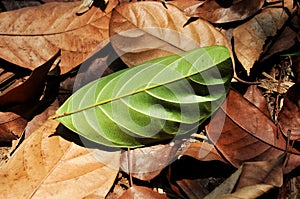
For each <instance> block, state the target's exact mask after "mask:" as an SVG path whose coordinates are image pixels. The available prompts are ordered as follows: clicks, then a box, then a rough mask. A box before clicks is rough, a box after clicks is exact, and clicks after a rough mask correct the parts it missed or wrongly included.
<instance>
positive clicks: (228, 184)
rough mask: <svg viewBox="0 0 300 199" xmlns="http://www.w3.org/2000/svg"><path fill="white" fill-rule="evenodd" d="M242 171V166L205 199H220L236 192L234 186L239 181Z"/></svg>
mask: <svg viewBox="0 0 300 199" xmlns="http://www.w3.org/2000/svg"><path fill="white" fill-rule="evenodd" d="M242 171H243V167H242V166H241V167H240V168H238V170H236V171H235V172H234V173H233V174H232V175H231V176H230V177H229V178H227V179H226V180H225V181H224V182H223V183H222V184H220V185H219V186H218V187H216V188H215V189H214V190H213V191H212V192H210V193H209V194H208V195H207V196H205V197H204V199H215V198H220V197H221V196H222V195H224V194H228V193H231V192H232V191H233V190H234V186H235V185H236V182H237V181H238V179H239V177H240V175H241V173H242Z"/></svg>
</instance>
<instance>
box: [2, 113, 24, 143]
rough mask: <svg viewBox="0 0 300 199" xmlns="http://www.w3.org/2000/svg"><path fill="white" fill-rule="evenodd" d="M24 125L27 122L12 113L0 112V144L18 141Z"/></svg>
mask: <svg viewBox="0 0 300 199" xmlns="http://www.w3.org/2000/svg"><path fill="white" fill-rule="evenodd" d="M26 125H27V121H26V120H25V119H23V118H22V117H21V116H19V115H17V114H15V113H12V112H6V113H4V112H0V142H10V141H12V140H16V139H18V138H19V137H20V136H21V135H22V133H23V131H24V129H25V127H26Z"/></svg>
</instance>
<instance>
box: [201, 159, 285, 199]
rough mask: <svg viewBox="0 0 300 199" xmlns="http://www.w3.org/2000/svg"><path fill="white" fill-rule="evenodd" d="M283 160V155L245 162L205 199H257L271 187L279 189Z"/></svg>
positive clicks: (281, 181)
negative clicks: (266, 159)
mask: <svg viewBox="0 0 300 199" xmlns="http://www.w3.org/2000/svg"><path fill="white" fill-rule="evenodd" d="M283 160H284V155H281V156H280V157H279V158H276V159H270V160H268V161H260V162H245V163H243V164H242V165H241V166H240V167H239V169H238V170H237V171H236V172H235V173H234V174H232V175H231V176H230V177H229V178H228V179H226V180H225V181H224V182H223V183H222V184H221V185H220V186H218V187H217V188H215V190H214V191H212V192H211V193H210V194H208V195H207V196H206V197H205V199H214V198H240V197H242V198H257V197H258V196H261V195H263V194H265V193H266V192H267V191H269V190H270V189H271V188H273V187H280V186H282V183H283V171H282V166H283ZM250 189H253V191H252V192H251V191H250ZM261 189H262V190H261Z"/></svg>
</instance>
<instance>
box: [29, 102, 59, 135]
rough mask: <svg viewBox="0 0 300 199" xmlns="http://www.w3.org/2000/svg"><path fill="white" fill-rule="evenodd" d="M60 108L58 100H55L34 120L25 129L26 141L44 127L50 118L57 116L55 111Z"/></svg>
mask: <svg viewBox="0 0 300 199" xmlns="http://www.w3.org/2000/svg"><path fill="white" fill-rule="evenodd" d="M58 107H59V104H58V100H55V101H54V102H53V103H52V104H51V105H50V106H49V107H48V108H47V109H46V110H44V111H43V112H42V113H40V114H38V115H36V116H35V117H34V118H32V120H30V121H29V122H28V124H27V126H26V128H25V139H26V138H27V137H29V136H30V135H31V134H32V133H33V132H35V131H36V130H38V129H39V128H40V127H41V126H43V124H44V123H45V122H46V121H47V120H48V118H49V117H50V116H52V115H54V114H55V111H56V110H57V109H58Z"/></svg>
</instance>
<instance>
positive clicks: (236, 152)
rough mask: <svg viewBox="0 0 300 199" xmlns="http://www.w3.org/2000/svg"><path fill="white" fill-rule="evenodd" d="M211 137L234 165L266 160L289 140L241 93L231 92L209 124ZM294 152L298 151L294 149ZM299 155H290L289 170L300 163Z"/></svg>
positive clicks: (283, 148)
mask: <svg viewBox="0 0 300 199" xmlns="http://www.w3.org/2000/svg"><path fill="white" fill-rule="evenodd" d="M207 132H208V136H209V138H210V139H211V140H212V141H213V143H214V144H215V146H216V147H217V149H218V150H220V152H221V153H222V154H223V156H224V157H225V158H226V159H227V160H228V161H229V162H230V163H231V164H232V165H234V166H235V167H239V166H240V165H241V164H242V163H243V162H247V161H265V160H269V159H270V158H271V157H272V158H274V157H279V156H280V155H281V154H283V153H284V151H285V150H286V145H287V144H286V140H285V139H284V137H283V136H282V134H281V133H277V128H276V126H275V125H274V124H273V123H272V121H271V120H270V119H269V117H267V116H266V115H264V114H263V113H262V112H261V111H260V110H259V109H258V108H256V107H255V106H254V105H252V104H251V103H250V102H248V101H247V100H245V99H244V98H243V97H242V96H241V95H239V94H238V93H236V92H234V91H230V92H229V95H228V97H227V101H226V102H225V103H224V104H223V105H222V106H221V109H219V110H218V111H217V113H216V114H215V116H214V118H213V119H212V121H211V122H210V124H209V126H208V127H207ZM290 150H291V151H292V152H293V153H296V154H299V152H298V151H297V150H295V149H290ZM299 160H300V156H299V155H290V158H289V162H288V164H287V166H286V167H284V172H285V173H287V172H289V171H291V170H292V169H294V168H296V167H297V166H298V165H299V163H300V162H299Z"/></svg>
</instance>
